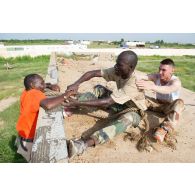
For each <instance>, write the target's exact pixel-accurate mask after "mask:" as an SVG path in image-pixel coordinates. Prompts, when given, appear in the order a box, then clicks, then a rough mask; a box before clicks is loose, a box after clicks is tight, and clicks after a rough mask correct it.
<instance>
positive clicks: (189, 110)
mask: <svg viewBox="0 0 195 195" xmlns="http://www.w3.org/2000/svg"><path fill="white" fill-rule="evenodd" d="M59 60H60V59H59ZM113 64H114V62H112V61H110V59H109V57H106V56H103V57H102V58H99V61H98V65H96V64H95V65H92V62H91V61H84V60H79V61H73V60H64V61H63V63H59V76H60V80H59V84H60V86H61V89H62V90H65V89H66V87H67V85H69V84H72V83H73V82H74V81H75V80H77V79H78V78H79V77H80V76H81V75H82V74H83V73H85V72H86V71H89V70H94V69H100V68H102V67H104V68H106V67H112V66H113ZM140 74H141V73H140ZM98 83H101V84H106V82H105V80H104V79H102V78H93V79H91V80H90V81H88V82H85V83H83V84H81V86H80V88H79V92H86V91H92V87H93V86H94V85H96V84H98ZM181 98H182V99H183V100H184V102H185V110H184V113H183V116H182V118H181V121H180V123H179V125H178V128H177V129H176V131H177V133H178V135H177V137H176V138H177V144H176V150H173V149H171V148H170V147H167V146H166V145H164V144H162V145H160V144H156V145H155V148H156V150H153V151H152V152H146V151H143V152H139V151H138V150H137V148H136V143H137V142H131V141H129V140H126V141H124V135H125V134H124V133H123V134H121V135H118V136H116V137H115V138H114V139H113V140H112V141H109V142H108V143H105V144H103V145H98V146H96V147H95V148H88V149H87V151H86V152H84V153H83V154H82V155H80V156H78V157H75V158H74V159H71V160H70V162H140V163H141V162H195V130H194V127H195V120H194V119H195V118H194V117H195V109H194V108H195V93H194V92H192V91H189V90H187V89H184V88H183V89H182V94H181ZM148 118H149V122H150V128H153V127H155V126H156V125H157V124H158V123H159V121H160V119H162V118H158V117H157V116H155V115H151V113H150V114H149V115H148ZM105 124H106V122H105V121H102V120H99V119H97V118H94V117H91V116H88V115H86V114H82V113H76V114H73V115H72V116H71V117H69V118H66V119H65V133H66V136H67V139H71V138H77V137H80V136H81V135H88V134H89V133H90V132H93V131H95V130H98V129H100V128H101V127H102V126H104V125H105ZM132 130H133V131H139V130H138V129H129V130H128V131H132ZM86 132H87V134H86Z"/></svg>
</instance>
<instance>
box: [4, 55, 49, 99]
mask: <svg viewBox="0 0 195 195" xmlns="http://www.w3.org/2000/svg"><path fill="white" fill-rule="evenodd" d="M7 62H8V63H9V64H11V65H13V66H14V68H13V69H9V70H6V68H5V67H4V64H5V63H7ZM48 63H49V56H39V57H35V58H32V57H30V56H24V57H17V58H7V59H5V58H1V57H0V92H1V93H0V100H1V99H3V98H7V97H9V96H19V95H20V94H21V91H22V90H23V79H24V77H25V76H26V75H27V74H30V73H39V74H41V75H42V76H44V75H45V73H46V71H47V66H48Z"/></svg>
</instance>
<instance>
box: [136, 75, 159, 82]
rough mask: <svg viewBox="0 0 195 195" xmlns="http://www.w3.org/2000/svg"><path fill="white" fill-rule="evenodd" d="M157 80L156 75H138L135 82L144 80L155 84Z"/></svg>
mask: <svg viewBox="0 0 195 195" xmlns="http://www.w3.org/2000/svg"><path fill="white" fill-rule="evenodd" d="M156 79H157V74H147V75H141V76H140V75H139V76H138V79H137V80H145V81H153V82H155V81H156Z"/></svg>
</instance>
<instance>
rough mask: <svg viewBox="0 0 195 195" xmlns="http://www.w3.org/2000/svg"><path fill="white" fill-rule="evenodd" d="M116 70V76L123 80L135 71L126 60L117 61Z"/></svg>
mask: <svg viewBox="0 0 195 195" xmlns="http://www.w3.org/2000/svg"><path fill="white" fill-rule="evenodd" d="M114 69H115V73H116V75H118V76H121V77H122V78H123V79H127V78H128V77H129V76H130V75H131V74H132V72H133V71H134V67H133V66H129V64H128V63H127V62H126V61H125V60H117V61H116V64H115V66H114Z"/></svg>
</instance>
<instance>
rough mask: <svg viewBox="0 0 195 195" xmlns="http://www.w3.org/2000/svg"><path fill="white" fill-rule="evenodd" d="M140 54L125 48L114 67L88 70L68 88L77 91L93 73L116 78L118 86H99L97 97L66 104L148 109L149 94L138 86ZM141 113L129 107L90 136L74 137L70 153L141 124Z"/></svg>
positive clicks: (73, 91) (79, 152)
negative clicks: (86, 137) (136, 68)
mask: <svg viewBox="0 0 195 195" xmlns="http://www.w3.org/2000/svg"><path fill="white" fill-rule="evenodd" d="M137 61H138V59H137V55H136V54H135V53H134V52H133V51H124V52H122V53H121V54H120V55H119V56H118V58H117V60H116V64H115V66H114V67H113V68H108V69H103V70H94V71H89V72H87V73H85V74H84V75H83V76H81V78H80V79H78V80H77V81H76V82H75V83H74V84H72V85H70V86H68V88H67V91H69V92H72V93H75V94H76V93H77V91H78V88H79V85H80V84H81V83H82V82H85V81H87V80H89V79H91V78H93V77H103V78H104V79H105V80H106V81H115V82H116V86H117V88H116V89H114V90H113V91H109V90H107V89H106V88H104V87H102V86H100V85H99V86H97V87H95V91H96V95H97V94H98V95H97V98H94V99H93V100H85V99H82V98H81V99H80V100H79V101H75V100H74V101H73V100H72V101H71V100H70V102H69V103H66V105H65V106H67V107H71V106H79V107H80V106H89V107H99V108H101V107H104V108H105V107H109V108H113V110H115V112H119V111H121V110H122V109H125V108H128V107H134V108H136V109H137V110H142V111H145V110H146V109H147V107H146V104H145V96H144V93H143V90H139V89H138V88H137V86H136V78H135V73H134V70H135V67H136V65H137ZM140 120H141V116H140V115H139V114H138V113H137V112H133V111H129V112H127V113H125V114H123V115H121V116H120V117H118V119H116V120H115V121H114V122H113V123H112V124H110V125H108V126H107V127H105V128H102V129H100V130H98V131H96V132H95V133H93V134H92V135H91V136H90V138H88V139H87V140H83V139H82V138H81V139H78V140H70V144H69V147H68V148H69V156H70V157H72V156H74V155H76V154H81V153H82V152H83V151H84V150H85V149H86V148H87V147H91V146H95V145H97V144H102V143H105V142H106V141H108V140H109V139H112V138H113V137H114V136H115V135H117V134H119V133H121V132H124V131H125V130H126V129H127V128H128V127H131V126H133V127H136V126H138V125H139V122H140Z"/></svg>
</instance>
